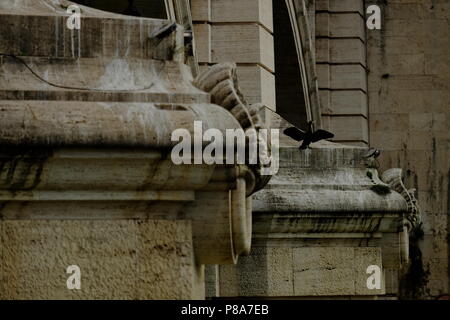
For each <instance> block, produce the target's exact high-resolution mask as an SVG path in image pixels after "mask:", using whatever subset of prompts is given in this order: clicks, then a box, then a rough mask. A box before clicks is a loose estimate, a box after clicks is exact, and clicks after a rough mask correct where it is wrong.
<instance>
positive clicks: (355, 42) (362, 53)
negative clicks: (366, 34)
mask: <svg viewBox="0 0 450 320" xmlns="http://www.w3.org/2000/svg"><path fill="white" fill-rule="evenodd" d="M316 61H317V62H328V63H360V64H362V65H363V66H365V65H366V47H365V45H364V43H363V42H362V41H361V40H360V39H328V38H319V39H316Z"/></svg>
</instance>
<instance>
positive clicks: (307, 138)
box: [283, 121, 334, 150]
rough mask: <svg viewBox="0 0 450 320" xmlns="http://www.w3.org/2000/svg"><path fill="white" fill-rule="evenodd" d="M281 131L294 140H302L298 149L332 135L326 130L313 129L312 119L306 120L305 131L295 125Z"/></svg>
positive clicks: (303, 148) (305, 147)
mask: <svg viewBox="0 0 450 320" xmlns="http://www.w3.org/2000/svg"><path fill="white" fill-rule="evenodd" d="M283 133H284V134H285V135H287V136H288V137H290V138H292V139H294V140H295V141H299V142H300V141H303V143H302V144H301V146H300V148H299V149H300V150H305V149H308V147H309V145H310V144H311V143H314V142H318V141H320V140H325V139H331V138H333V137H334V134H333V133H331V132H328V131H326V130H322V129H319V130H316V131H314V127H313V121H309V122H308V129H307V130H306V131H303V130H300V129H298V128H296V127H290V128H287V129H284V131H283Z"/></svg>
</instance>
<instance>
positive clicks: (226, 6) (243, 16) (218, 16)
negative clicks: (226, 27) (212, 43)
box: [211, 0, 273, 32]
mask: <svg viewBox="0 0 450 320" xmlns="http://www.w3.org/2000/svg"><path fill="white" fill-rule="evenodd" d="M211 7H212V9H211V11H212V13H211V15H212V18H211V19H212V21H213V22H214V23H216V22H220V23H222V22H256V23H259V24H261V25H263V26H264V27H265V28H267V29H268V30H269V31H271V32H272V31H273V15H272V0H245V1H243V0H211Z"/></svg>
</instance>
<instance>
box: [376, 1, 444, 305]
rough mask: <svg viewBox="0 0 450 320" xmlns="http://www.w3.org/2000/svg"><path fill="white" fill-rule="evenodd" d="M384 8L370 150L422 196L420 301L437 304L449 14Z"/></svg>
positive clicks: (437, 8) (407, 4)
mask: <svg viewBox="0 0 450 320" xmlns="http://www.w3.org/2000/svg"><path fill="white" fill-rule="evenodd" d="M369 3H374V1H369ZM381 8H382V12H383V15H384V16H383V25H382V29H381V30H380V31H377V30H376V31H370V32H368V67H369V69H370V76H369V111H370V115H369V117H370V120H371V121H370V130H371V134H370V137H371V145H372V146H373V147H376V148H379V149H381V150H382V155H381V157H380V164H381V166H382V168H388V167H391V166H402V167H404V168H405V170H407V171H406V173H407V174H406V178H407V179H408V181H409V182H410V184H411V185H412V186H414V187H415V188H416V189H417V190H418V199H419V203H420V206H421V209H422V220H423V230H424V233H425V235H424V239H423V241H420V242H419V245H420V249H421V251H422V262H423V267H424V270H425V272H429V274H428V275H422V276H423V279H424V280H425V285H424V286H423V287H419V288H417V294H416V296H417V297H420V298H435V297H438V296H439V295H442V294H446V293H448V292H449V278H448V265H449V262H448V259H449V248H448V236H447V235H448V231H449V228H448V226H449V224H448V223H449V207H448V205H449V203H448V197H449V179H450V176H449V172H450V162H449V160H448V159H449V158H450V153H449V150H450V125H449V123H450V122H449V121H450V99H449V97H450V94H449V92H450V76H449V74H450V63H449V54H448V53H449V52H450V40H449V39H450V33H449V30H450V29H449V27H448V26H449V22H450V20H449V19H450V7H449V2H448V1H445V0H444V1H441V0H438V1H422V0H420V1H419V0H410V1H389V3H388V4H387V5H382V7H381ZM393 272H394V271H393ZM391 278H392V279H393V278H394V277H391Z"/></svg>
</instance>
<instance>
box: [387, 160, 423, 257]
mask: <svg viewBox="0 0 450 320" xmlns="http://www.w3.org/2000/svg"><path fill="white" fill-rule="evenodd" d="M381 179H382V180H383V182H385V183H386V184H388V185H389V187H390V188H391V189H393V190H395V191H397V192H398V193H400V194H401V195H402V197H403V198H404V199H405V200H406V203H407V205H408V211H407V214H406V216H405V217H404V219H403V231H402V233H401V234H400V249H401V257H402V264H405V265H407V264H408V263H409V234H410V233H411V231H412V230H413V229H414V228H415V227H416V226H418V225H419V224H420V221H421V212H420V208H419V206H418V204H417V199H416V197H415V195H414V194H415V192H416V189H407V188H406V186H405V185H404V183H403V181H402V169H400V168H392V169H389V170H386V171H385V172H383V174H382V176H381Z"/></svg>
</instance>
